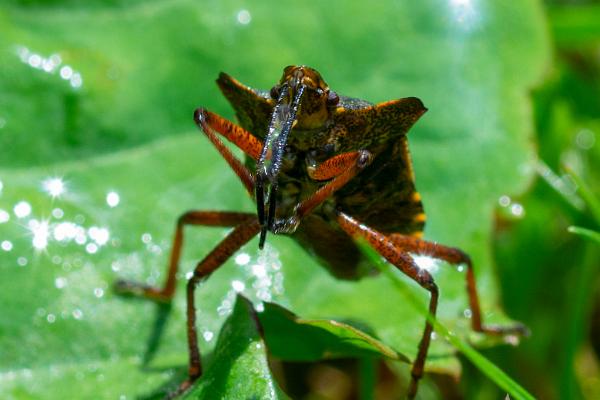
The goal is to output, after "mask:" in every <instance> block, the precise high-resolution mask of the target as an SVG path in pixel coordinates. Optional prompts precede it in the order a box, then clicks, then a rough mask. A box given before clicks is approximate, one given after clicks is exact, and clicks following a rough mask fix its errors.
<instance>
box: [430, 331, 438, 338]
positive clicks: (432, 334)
mask: <svg viewBox="0 0 600 400" xmlns="http://www.w3.org/2000/svg"><path fill="white" fill-rule="evenodd" d="M436 339H437V333H435V332H433V331H432V332H431V340H436Z"/></svg>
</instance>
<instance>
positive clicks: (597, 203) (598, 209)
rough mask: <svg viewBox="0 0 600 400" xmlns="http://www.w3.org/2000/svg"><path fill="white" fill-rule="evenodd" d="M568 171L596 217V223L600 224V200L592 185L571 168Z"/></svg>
mask: <svg viewBox="0 0 600 400" xmlns="http://www.w3.org/2000/svg"><path fill="white" fill-rule="evenodd" d="M567 172H568V173H569V175H570V176H571V178H573V180H574V181H575V183H576V184H577V187H578V192H579V195H580V196H581V197H582V198H583V201H584V202H585V204H586V206H587V207H588V209H589V210H590V213H591V214H592V216H593V217H594V220H595V221H596V224H597V225H599V226H600V200H599V199H598V198H597V197H596V196H595V195H594V193H593V192H592V190H591V189H590V187H589V186H588V185H587V183H585V182H584V181H583V179H581V178H580V177H579V175H577V174H576V173H574V172H573V171H571V170H569V169H567Z"/></svg>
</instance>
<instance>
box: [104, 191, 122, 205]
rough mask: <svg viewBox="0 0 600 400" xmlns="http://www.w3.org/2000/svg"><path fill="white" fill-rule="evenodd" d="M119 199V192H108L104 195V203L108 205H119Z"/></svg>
mask: <svg viewBox="0 0 600 400" xmlns="http://www.w3.org/2000/svg"><path fill="white" fill-rule="evenodd" d="M120 201H121V197H120V196H119V193H117V192H108V193H107V195H106V204H108V206H109V207H111V208H113V207H116V206H118V205H119V202H120Z"/></svg>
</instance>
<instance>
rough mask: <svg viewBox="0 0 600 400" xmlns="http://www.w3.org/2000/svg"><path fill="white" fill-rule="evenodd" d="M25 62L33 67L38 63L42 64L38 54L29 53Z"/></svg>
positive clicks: (38, 64)
mask: <svg viewBox="0 0 600 400" xmlns="http://www.w3.org/2000/svg"><path fill="white" fill-rule="evenodd" d="M27 63H28V64H29V65H30V66H32V67H33V68H39V67H40V65H42V56H40V55H39V54H35V53H34V54H31V55H30V56H29V59H28V60H27Z"/></svg>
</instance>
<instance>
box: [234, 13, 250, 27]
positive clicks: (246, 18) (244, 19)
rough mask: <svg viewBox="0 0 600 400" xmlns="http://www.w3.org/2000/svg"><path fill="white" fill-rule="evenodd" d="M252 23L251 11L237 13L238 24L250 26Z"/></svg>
mask: <svg viewBox="0 0 600 400" xmlns="http://www.w3.org/2000/svg"><path fill="white" fill-rule="evenodd" d="M250 21H252V15H250V11H248V10H240V11H239V12H238V13H237V22H239V23H240V24H242V25H248V24H249V23H250Z"/></svg>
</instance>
